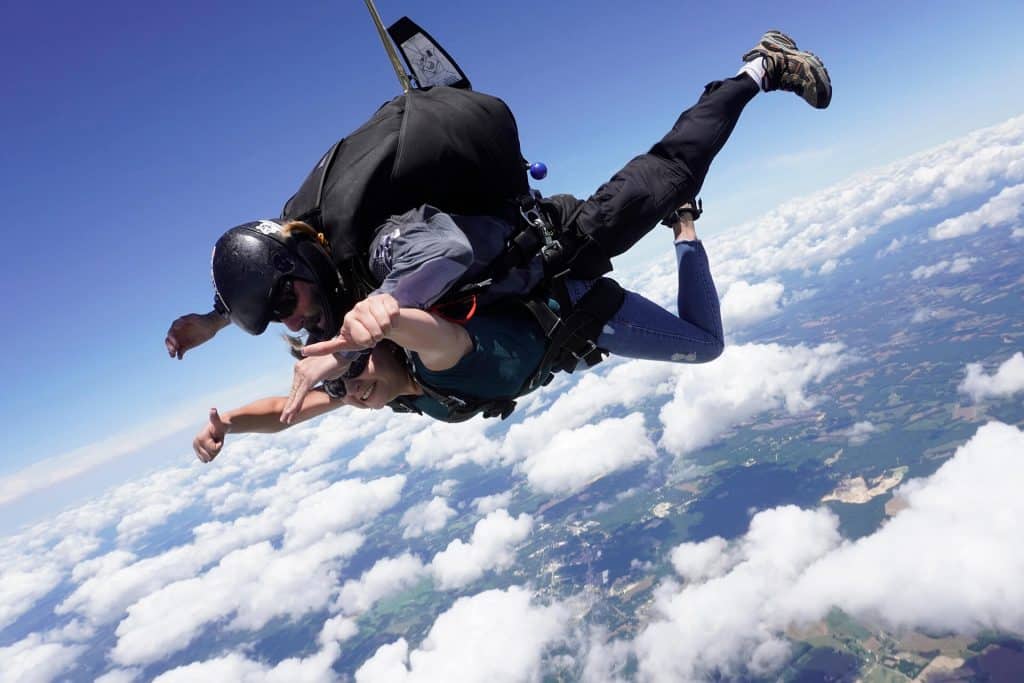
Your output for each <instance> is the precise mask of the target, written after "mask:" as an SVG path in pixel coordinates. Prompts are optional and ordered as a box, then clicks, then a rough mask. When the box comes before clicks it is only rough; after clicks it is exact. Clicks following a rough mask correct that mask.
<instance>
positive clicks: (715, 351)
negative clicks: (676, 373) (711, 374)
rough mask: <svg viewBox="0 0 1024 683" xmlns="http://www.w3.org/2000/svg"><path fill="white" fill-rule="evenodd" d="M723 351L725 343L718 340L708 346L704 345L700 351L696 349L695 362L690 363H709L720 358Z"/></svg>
mask: <svg viewBox="0 0 1024 683" xmlns="http://www.w3.org/2000/svg"><path fill="white" fill-rule="evenodd" d="M724 350H725V343H724V342H722V341H720V340H715V341H714V342H710V343H708V344H705V345H703V346H702V347H701V348H700V349H698V350H697V353H696V356H697V358H696V360H693V361H691V362H693V363H710V362H711V361H713V360H715V359H716V358H718V357H719V356H721V355H722V351H724Z"/></svg>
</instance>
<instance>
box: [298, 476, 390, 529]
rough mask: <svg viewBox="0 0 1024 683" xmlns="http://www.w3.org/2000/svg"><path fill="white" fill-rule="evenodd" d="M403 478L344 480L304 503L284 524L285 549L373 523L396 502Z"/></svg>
mask: <svg viewBox="0 0 1024 683" xmlns="http://www.w3.org/2000/svg"><path fill="white" fill-rule="evenodd" d="M404 486H405V477H404V476H402V475H400V474H396V475H393V476H390V477H382V478H380V479H374V480H372V481H369V482H366V483H363V482H362V481H360V480H358V479H345V480H342V481H339V482H335V483H334V484H331V485H330V486H329V487H327V488H326V489H324V490H323V491H319V492H317V493H314V494H313V495H311V496H309V497H307V498H305V499H303V500H302V501H301V502H300V503H299V505H298V506H297V507H296V509H295V512H294V513H293V514H292V515H291V516H290V517H289V518H288V519H287V520H286V521H285V523H284V526H285V530H286V532H285V538H284V541H285V545H286V546H292V547H299V546H302V545H305V544H307V543H310V542H311V541H314V540H316V539H319V538H322V537H323V536H324V535H326V534H328V533H332V532H337V531H341V530H344V529H351V528H352V527H354V526H357V525H359V524H362V523H363V522H367V521H369V520H371V519H374V518H375V517H376V516H377V515H379V514H380V513H381V512H383V511H384V510H387V509H388V508H390V507H391V506H393V505H394V504H395V503H397V502H398V500H399V497H400V496H401V494H402V487H404Z"/></svg>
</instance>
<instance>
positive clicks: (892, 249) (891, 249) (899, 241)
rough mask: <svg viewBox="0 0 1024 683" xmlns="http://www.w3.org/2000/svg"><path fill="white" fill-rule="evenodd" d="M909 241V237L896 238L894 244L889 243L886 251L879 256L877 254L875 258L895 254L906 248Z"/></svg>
mask: <svg viewBox="0 0 1024 683" xmlns="http://www.w3.org/2000/svg"><path fill="white" fill-rule="evenodd" d="M908 241H909V238H907V237H894V238H893V240H892V242H889V245H888V246H887V247H886V248H885V249H882V250H881V251H879V252H878V253H877V254H875V258H882V257H883V256H888V255H889V254H895V253H896V252H897V251H899V250H900V249H902V248H903V247H905V246H906V245H907V242H908Z"/></svg>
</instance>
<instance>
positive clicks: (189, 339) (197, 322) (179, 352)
mask: <svg viewBox="0 0 1024 683" xmlns="http://www.w3.org/2000/svg"><path fill="white" fill-rule="evenodd" d="M230 324H231V321H229V320H228V319H227V318H225V317H224V316H222V315H221V314H220V313H218V312H217V311H210V312H209V313H188V314H186V315H183V316H181V317H180V318H178V319H177V320H175V321H174V322H173V323H171V327H170V329H168V330H167V336H166V337H165V338H164V346H165V347H167V353H168V354H170V356H171V358H177V359H178V360H181V359H182V358H183V357H184V356H185V352H186V351H188V350H190V349H194V348H195V347H197V346H199V345H200V344H203V343H205V342H208V341H210V340H211V339H213V337H214V335H216V334H217V333H218V332H220V331H221V330H223V329H224V328H225V327H227V326H228V325H230Z"/></svg>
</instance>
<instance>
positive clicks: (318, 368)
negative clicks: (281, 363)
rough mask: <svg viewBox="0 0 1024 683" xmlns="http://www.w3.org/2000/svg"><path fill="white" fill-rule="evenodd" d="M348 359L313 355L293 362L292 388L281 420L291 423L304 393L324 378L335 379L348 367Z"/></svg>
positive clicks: (300, 406)
mask: <svg viewBox="0 0 1024 683" xmlns="http://www.w3.org/2000/svg"><path fill="white" fill-rule="evenodd" d="M348 366H349V361H347V360H340V359H339V358H337V357H336V356H333V355H327V356H315V357H312V358H303V359H302V360H300V361H299V362H297V363H296V364H295V370H294V374H293V376H292V389H291V392H290V393H289V394H288V402H287V403H285V406H284V410H282V411H281V422H283V423H285V424H292V422H293V421H294V420H295V418H296V416H298V414H299V411H300V410H302V402H303V401H304V400H305V398H306V394H308V393H309V392H310V391H312V389H313V387H315V386H316V385H317V384H318V383H320V382H322V381H324V380H325V379H335V378H338V377H341V375H342V374H343V373H344V372H345V370H347V369H348Z"/></svg>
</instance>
